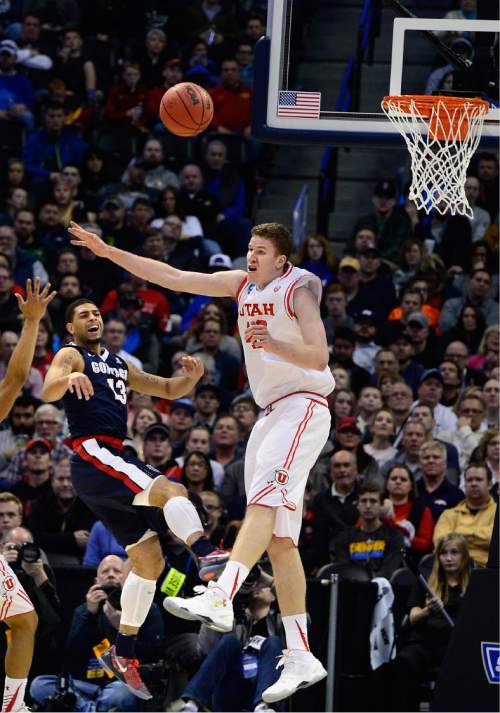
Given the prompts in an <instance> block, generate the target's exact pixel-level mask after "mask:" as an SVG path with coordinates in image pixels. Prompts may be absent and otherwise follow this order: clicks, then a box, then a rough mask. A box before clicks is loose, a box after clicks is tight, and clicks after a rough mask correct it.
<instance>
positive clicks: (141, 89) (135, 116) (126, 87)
mask: <svg viewBox="0 0 500 713" xmlns="http://www.w3.org/2000/svg"><path fill="white" fill-rule="evenodd" d="M145 96H146V87H145V86H144V85H143V84H142V83H141V70H140V69H139V65H138V64H136V63H134V62H125V64H124V65H123V70H122V74H121V81H120V82H118V84H113V85H112V86H111V87H110V89H109V92H108V98H107V100H106V104H105V105H104V113H103V121H104V123H105V124H108V125H109V126H112V127H124V128H129V129H141V128H142V127H141V126H140V119H141V116H142V103H143V101H144V98H145Z"/></svg>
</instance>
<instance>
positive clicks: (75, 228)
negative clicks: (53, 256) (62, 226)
mask: <svg viewBox="0 0 500 713" xmlns="http://www.w3.org/2000/svg"><path fill="white" fill-rule="evenodd" d="M68 233H70V234H71V235H72V236H73V240H72V241H71V244H72V245H78V247H81V248H88V249H89V250H91V251H92V252H93V253H94V254H95V255H97V256H98V257H107V254H108V249H109V245H107V243H105V242H104V240H102V239H101V238H100V237H99V236H98V235H96V234H95V233H91V232H89V231H88V230H84V229H83V228H82V227H80V226H79V225H78V223H75V222H74V221H71V222H70V224H69V228H68Z"/></svg>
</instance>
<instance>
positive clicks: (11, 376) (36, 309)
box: [0, 278, 55, 713]
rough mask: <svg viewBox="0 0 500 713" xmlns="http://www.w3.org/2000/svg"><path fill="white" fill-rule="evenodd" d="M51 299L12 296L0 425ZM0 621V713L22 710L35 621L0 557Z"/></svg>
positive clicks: (37, 294) (30, 292) (35, 294)
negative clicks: (1, 639) (1, 660)
mask: <svg viewBox="0 0 500 713" xmlns="http://www.w3.org/2000/svg"><path fill="white" fill-rule="evenodd" d="M54 297H55V292H53V293H50V284H47V285H45V287H44V289H43V290H40V279H39V278H37V279H36V280H35V284H34V286H33V283H32V281H31V280H28V281H27V283H26V299H23V298H22V297H21V296H20V295H16V299H17V303H18V305H19V309H20V311H21V313H22V316H23V320H24V323H23V330H22V333H21V336H20V338H19V341H18V342H17V345H16V347H15V349H14V352H13V354H12V356H11V358H10V359H9V364H8V366H7V371H6V373H5V377H4V378H3V380H2V382H1V383H0V421H3V420H4V419H5V418H6V417H7V415H8V413H9V411H10V409H11V408H12V406H13V404H14V401H15V400H16V399H17V397H18V396H19V395H20V393H21V389H22V388H23V386H24V384H25V383H26V381H27V379H28V376H29V374H30V370H31V362H32V361H33V356H34V353H35V344H36V339H37V335H38V326H39V324H40V320H41V319H42V317H43V316H44V315H45V311H46V309H47V305H48V304H49V302H50V301H51V300H52V299H53V298H54ZM0 621H3V622H4V623H5V624H6V625H7V626H8V627H9V629H10V638H9V644H8V647H7V653H6V655H5V684H4V693H3V701H2V710H3V711H7V710H9V711H13V713H14V712H15V711H21V710H26V707H25V704H24V693H25V690H26V683H27V680H28V673H29V670H30V666H31V661H32V658H33V648H34V642H35V632H36V628H37V623H38V618H37V615H36V613H35V611H34V608H33V604H32V603H31V601H30V599H29V597H28V595H27V594H26V592H25V591H24V589H23V587H22V586H21V584H20V582H19V579H18V578H17V576H16V574H15V573H14V572H13V571H12V569H11V568H10V566H9V565H8V563H7V561H6V559H5V558H4V557H3V556H0Z"/></svg>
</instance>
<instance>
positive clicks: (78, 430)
mask: <svg viewBox="0 0 500 713" xmlns="http://www.w3.org/2000/svg"><path fill="white" fill-rule="evenodd" d="M68 347H72V348H73V349H77V350H78V351H79V352H80V354H81V355H82V357H83V361H84V363H85V368H84V370H83V373H84V374H85V375H86V376H88V377H89V379H90V381H91V382H92V386H93V387H94V395H93V396H92V397H91V398H90V399H89V400H88V401H85V400H84V399H82V400H80V399H78V398H77V396H76V395H75V394H74V393H73V394H72V393H70V392H69V391H66V393H65V395H64V397H63V403H64V409H65V411H66V416H67V418H68V425H69V430H70V433H71V437H72V438H81V437H82V436H92V435H101V436H112V437H113V438H119V439H120V440H123V439H124V438H125V436H126V434H127V381H128V366H127V363H126V362H125V361H124V360H123V359H120V357H117V356H116V354H112V353H111V352H108V350H107V349H104V348H102V351H101V354H100V355H98V354H94V352H89V351H88V350H87V349H84V348H83V347H77V346H75V345H74V344H69V345H68ZM63 348H66V347H63Z"/></svg>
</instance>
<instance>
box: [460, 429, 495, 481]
mask: <svg viewBox="0 0 500 713" xmlns="http://www.w3.org/2000/svg"><path fill="white" fill-rule="evenodd" d="M470 460H471V463H486V464H487V465H488V468H489V469H490V471H491V476H492V477H491V485H492V488H491V490H492V491H493V492H497V491H498V483H499V482H500V432H499V431H497V429H496V428H490V429H489V430H488V431H485V432H484V433H483V436H482V438H481V440H480V441H479V445H478V447H477V448H476V450H475V451H474V452H473V453H472V455H471V459H470ZM461 487H462V484H461Z"/></svg>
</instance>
